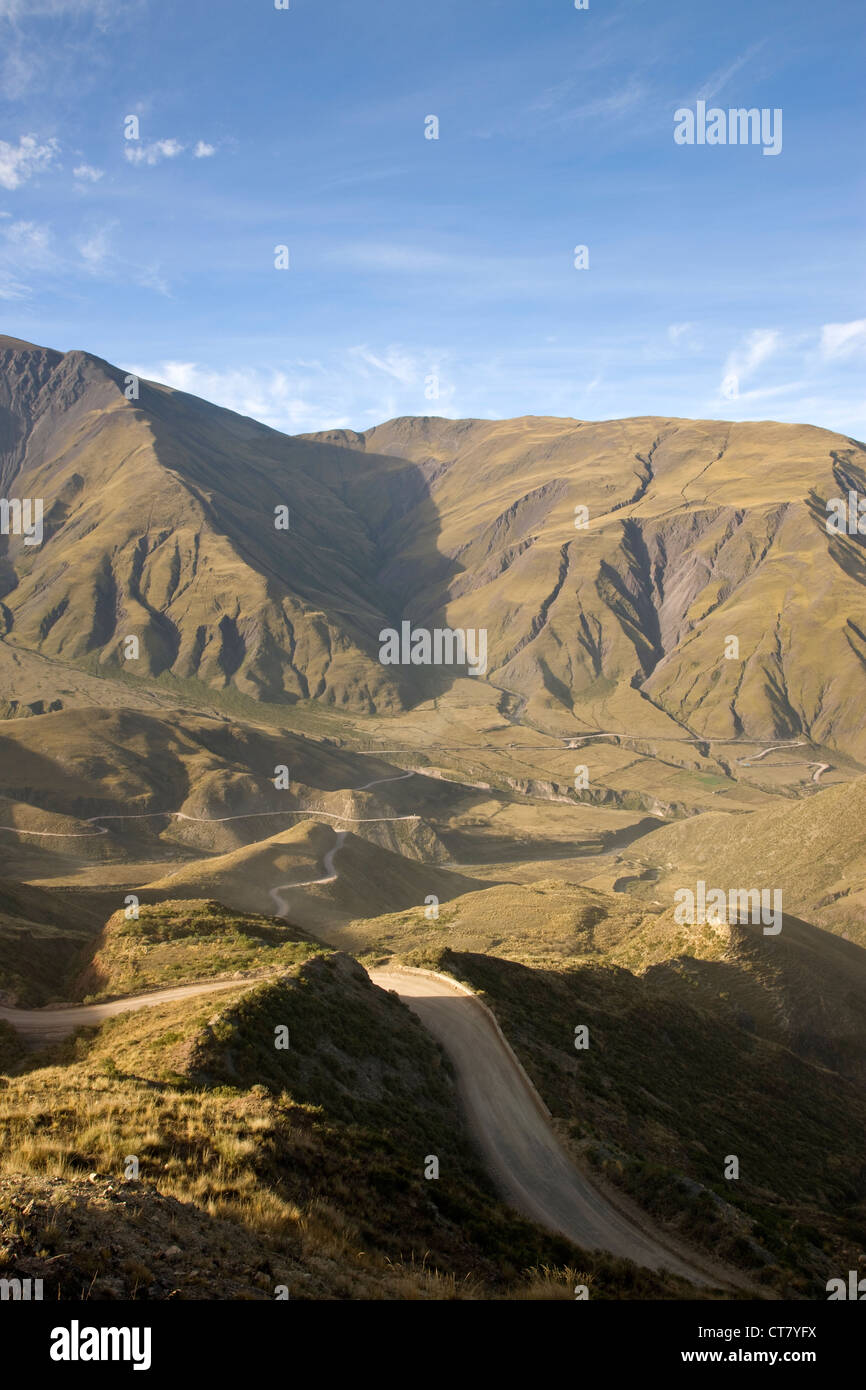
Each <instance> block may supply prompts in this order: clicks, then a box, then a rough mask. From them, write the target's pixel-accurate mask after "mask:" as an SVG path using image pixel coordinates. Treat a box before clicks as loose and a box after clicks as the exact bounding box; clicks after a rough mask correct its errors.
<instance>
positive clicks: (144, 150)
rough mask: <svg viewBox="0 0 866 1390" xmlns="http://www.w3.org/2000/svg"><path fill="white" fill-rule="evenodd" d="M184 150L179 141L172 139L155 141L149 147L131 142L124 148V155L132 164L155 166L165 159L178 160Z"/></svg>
mask: <svg viewBox="0 0 866 1390" xmlns="http://www.w3.org/2000/svg"><path fill="white" fill-rule="evenodd" d="M184 148H185V147H184V146H183V145H182V144H181V143H180V141H179V140H175V139H173V138H171V137H169V138H168V139H167V140H154V141H152V142H151V144H149V145H142V144H139V142H138V141H137V140H130V141H128V142H127V144H126V145H125V146H124V150H123V154H124V157H125V158H126V159H128V160H129V162H130V164H147V165H150V166H153V165H154V164H159V163H161V162H162V160H163V159H177V157H178V155H180V154H183V151H184Z"/></svg>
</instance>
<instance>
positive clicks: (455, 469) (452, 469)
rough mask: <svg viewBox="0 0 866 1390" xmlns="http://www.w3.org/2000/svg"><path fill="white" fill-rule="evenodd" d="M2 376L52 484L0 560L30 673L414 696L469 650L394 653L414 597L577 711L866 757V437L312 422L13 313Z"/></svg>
mask: <svg viewBox="0 0 866 1390" xmlns="http://www.w3.org/2000/svg"><path fill="white" fill-rule="evenodd" d="M0 382H2V386H0V479H2V487H3V489H4V490H5V495H6V496H8V497H18V498H22V499H23V498H43V499H44V507H45V521H44V540H43V543H42V544H41V545H38V546H27V545H26V544H25V538H24V537H22V536H10V537H9V538H8V542H7V543H6V544H5V546H4V554H3V556H2V566H0V600H2V607H0V620H2V637H3V641H2V643H0V659H2V671H3V674H4V676H5V677H6V680H5V685H6V688H7V690H8V691H9V694H8V695H7V700H8V699H12V700H19V701H20V700H22V699H23V700H24V703H25V704H26V705H27V706H28V707H30V706H32V705H33V704H34V703H35V704H37V705H38V707H39V710H40V711H41V710H44V709H49V708H51V707H55V708H56V707H58V706H65V704H67V703H68V702H70V701H72V702H74V703H77V702H80V701H82V700H88V699H89V698H92V697H89V696H88V695H87V694H85V693H83V692H82V690H81V682H82V679H83V677H85V676H92V675H93V674H94V673H98V674H102V675H107V676H111V677H112V678H116V679H124V680H125V681H126V684H127V685H128V686H129V685H132V686H135V687H137V688H139V689H137V693H136V696H135V698H136V699H138V698H140V697H142V698H143V692H142V691H141V689H140V688H141V687H143V688H144V690H145V691H147V692H148V697H149V698H153V694H152V683H153V682H154V681H160V682H161V683H162V684H163V685H165V684H166V682H168V684H169V686H170V687H171V688H172V689H176V690H181V691H185V692H187V693H189V692H190V691H196V692H197V693H198V695H199V696H202V695H203V694H204V695H206V694H207V692H219V691H223V692H225V691H227V690H229V691H234V692H235V693H236V694H237V695H239V696H243V697H247V698H249V699H251V700H255V701H259V702H262V703H264V704H265V705H273V704H277V705H279V704H285V703H286V702H289V703H291V702H297V701H301V702H304V701H307V700H314V701H318V702H320V703H324V704H325V705H331V706H336V707H338V708H341V709H346V710H353V711H358V712H364V711H366V712H368V713H372V712H378V713H389V712H391V713H393V712H396V711H399V710H400V709H404V708H408V707H411V706H412V705H413V704H415V703H417V702H418V700H420V699H422V698H430V697H431V696H435V695H436V694H437V693H442V692H443V691H444V690H447V689H448V688H449V686H451V685H452V684H453V680H454V676H455V674H457V672H456V670H454V669H451V670H448V669H442V668H439V669H438V670H437V669H431V668H429V667H417V666H415V667H413V666H408V667H401V666H396V665H383V664H382V663H381V662H380V661H379V659H378V656H379V633H380V631H381V630H382V629H383V628H385V627H389V626H398V625H399V623H400V622H401V621H402V620H403V619H408V620H410V621H411V622H413V623H414V624H416V625H422V626H426V627H435V626H442V625H449V626H451V627H461V628H471V629H481V628H484V629H486V631H487V642H488V666H487V675H486V680H487V681H488V682H489V683H490V684H491V685H492V686H493V687H494V688H495V689H496V690H498V691H501V692H507V699H508V700H509V701H511V702H512V704H511V708H513V709H515V710H519V711H522V713H523V714H524V715H525V717H526V719H527V720H528V721H534V722H537V723H538V724H539V725H540V726H541V727H545V728H553V729H555V730H556V731H557V732H566V733H567V732H575V731H579V730H580V729H581V728H584V729H586V728H593V727H595V728H599V727H600V728H606V727H608V726H609V725H611V724H612V725H613V726H614V728H615V729H621V730H625V731H626V732H635V733H638V734H641V735H645V736H652V737H654V738H659V739H661V738H666V739H675V738H680V739H686V738H689V737H699V738H701V739H710V738H712V739H724V738H734V737H738V736H746V737H754V738H758V739H764V738H766V739H781V738H787V737H790V738H794V737H796V736H797V735H802V736H804V737H806V738H808V739H809V740H810V741H811V742H812V743H813V744H814V745H816V746H818V747H827V748H830V749H834V750H839V751H840V752H844V753H845V755H846V756H848V757H852V758H854V759H860V760H861V762H863V761H866V729H864V727H863V724H862V720H861V718H860V702H861V692H862V688H863V668H864V664H866V636H864V634H866V601H864V587H863V586H864V577H866V559H864V549H863V545H864V542H863V540H862V538H861V537H859V536H854V537H849V536H844V535H831V534H828V532H827V529H826V527H825V524H824V521H825V518H826V512H825V504H826V502H827V500H828V499H831V498H834V497H847V493H848V490H849V488H856V489H860V490H866V472H864V464H866V451H864V446H863V445H861V444H859V443H857V442H856V441H854V440H851V439H848V438H845V437H844V436H841V435H837V434H833V433H832V432H830V431H827V430H821V429H817V428H814V427H811V426H797V425H779V424H772V423H756V424H750V423H742V424H729V423H721V422H713V421H689V420H678V419H656V418H652V417H646V418H637V419H631V420H620V421H604V422H596V423H589V422H581V421H575V420H559V419H547V418H536V417H526V418H523V419H518V420H510V421H483V420H459V421H452V420H443V419H435V418H426V417H425V418H421V419H402V420H394V421H390V422H388V423H387V424H384V425H381V426H378V427H377V428H375V429H373V430H370V431H368V432H366V433H365V434H358V433H354V432H351V431H346V430H340V431H330V432H327V433H325V434H320V435H316V436H304V437H298V438H289V437H287V436H285V435H282V434H280V433H278V432H277V431H275V430H271V429H268V428H266V427H265V426H263V425H260V424H258V423H256V422H255V421H252V420H249V419H245V418H242V417H240V416H237V415H235V414H233V413H232V412H230V411H226V410H222V409H219V408H218V407H215V406H212V405H208V404H207V403H205V402H203V401H200V400H197V399H195V398H194V397H191V396H188V395H185V394H184V393H182V392H177V391H172V390H169V389H168V388H166V387H162V386H158V385H156V384H154V383H150V382H141V383H140V384H139V395H138V399H137V400H135V399H134V400H129V399H127V398H126V395H125V390H126V389H127V388H126V385H125V383H126V375H125V374H124V373H123V372H121V371H120V370H118V369H117V368H114V367H112V366H110V365H109V364H107V363H105V362H103V361H101V360H100V359H98V358H95V357H93V356H90V355H89V354H87V353H84V352H78V351H75V352H68V353H65V354H61V353H57V352H53V351H51V350H49V349H45V348H38V347H34V346H32V345H30V344H26V343H21V342H19V341H17V340H14V339H9V338H4V339H0ZM279 507H288V509H289V516H290V522H289V526H290V529H289V530H278V529H276V527H275V509H276V508H279ZM576 509H578V510H577V511H576ZM580 509H584V510H580ZM584 520H585V523H586V524H585V527H584V526H583V522H584ZM576 521H577V522H578V523H580V526H579V528H578V529H576V527H575V522H576ZM816 631H819V632H820V633H821V662H820V663H817V662H816V661H815V649H814V634H815V632H816ZM129 637H136V638H138V640H139V645H140V650H139V655H138V657H137V658H133V659H125V656H124V651H125V648H124V641H125V639H126V638H129ZM730 637H735V638H737V639H738V642H739V655H738V656H736V657H726V655H725V653H726V644H728V639H729V638H730ZM39 657H41V658H44V659H46V660H47V661H48V663H49V664H48V665H47V666H44V665H43V667H41V668H40V678H39V679H37V678H36V677H35V676H34V667H33V662H34V661H35V660H36V659H37V658H39ZM130 678H132V679H130ZM476 679H480V678H476ZM34 686H36V687H37V688H38V689H39V691H40V694H39V697H38V698H37V699H35V700H34ZM19 687H20V689H21V692H22V693H21V694H20V695H19V694H18V693H17V691H18V689H19ZM19 707H20V706H19Z"/></svg>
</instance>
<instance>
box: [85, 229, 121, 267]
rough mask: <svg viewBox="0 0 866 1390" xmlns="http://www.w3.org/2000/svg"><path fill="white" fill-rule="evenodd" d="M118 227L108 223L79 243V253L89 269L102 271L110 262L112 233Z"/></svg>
mask: <svg viewBox="0 0 866 1390" xmlns="http://www.w3.org/2000/svg"><path fill="white" fill-rule="evenodd" d="M116 225H117V223H116V222H108V223H106V224H105V226H103V227H98V228H97V230H96V231H94V232H91V234H90V235H89V236H87V237H84V238H82V239H81V240H80V241H79V242H78V251H79V253H80V255H81V258H82V260H83V261H84V263H85V265H86V266H87V267H88V269H90V270H101V269H102V268H103V266H105V265H106V263H107V262H108V261H109V259H110V257H111V255H112V250H111V233H112V231H113V230H114V228H115V227H116Z"/></svg>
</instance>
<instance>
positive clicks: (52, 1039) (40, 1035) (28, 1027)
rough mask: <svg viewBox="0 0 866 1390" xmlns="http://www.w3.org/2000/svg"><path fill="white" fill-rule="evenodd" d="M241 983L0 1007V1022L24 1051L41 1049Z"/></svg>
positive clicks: (212, 983) (209, 983) (211, 983)
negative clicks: (55, 1005) (106, 1022)
mask: <svg viewBox="0 0 866 1390" xmlns="http://www.w3.org/2000/svg"><path fill="white" fill-rule="evenodd" d="M243 983H244V981H243V980H208V981H205V982H203V983H200V984H195V985H174V986H172V988H171V989H159V990H153V991H152V992H151V993H150V994H133V995H129V996H128V997H127V998H125V999H111V1000H109V1001H108V1003H106V1004H69V1005H68V1006H64V1007H63V1008H60V1009H50V1008H49V1009H8V1008H6V1007H5V1006H3V1005H0V1019H5V1020H6V1022H7V1023H11V1025H12V1027H13V1028H14V1029H15V1031H16V1033H18V1034H19V1035H20V1036H21V1038H23V1040H24V1043H25V1045H26V1046H27V1047H45V1046H47V1044H48V1043H56V1042H62V1040H63V1039H64V1038H66V1037H68V1036H69V1034H70V1033H73V1032H74V1031H75V1029H76V1028H93V1027H94V1026H95V1025H96V1024H97V1023H102V1021H103V1019H106V1018H111V1016H112V1014H125V1013H130V1012H132V1011H134V1010H136V1009H152V1008H153V1007H154V1006H155V1005H156V1004H170V1003H171V1002H172V1000H174V999H186V998H188V997H189V996H190V995H193V994H211V993H213V991H214V990H218V989H237V988H238V986H239V985H242V984H243ZM251 983H253V982H251ZM256 983H257V982H256Z"/></svg>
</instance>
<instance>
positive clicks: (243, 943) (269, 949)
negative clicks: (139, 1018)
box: [76, 899, 325, 1002]
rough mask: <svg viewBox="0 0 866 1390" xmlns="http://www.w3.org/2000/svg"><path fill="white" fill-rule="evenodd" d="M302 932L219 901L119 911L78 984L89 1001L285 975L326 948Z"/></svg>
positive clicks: (102, 937) (106, 927) (152, 904)
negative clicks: (232, 978) (130, 914)
mask: <svg viewBox="0 0 866 1390" xmlns="http://www.w3.org/2000/svg"><path fill="white" fill-rule="evenodd" d="M324 949H325V948H324V947H320V946H319V945H318V944H317V943H316V942H313V941H311V939H310V937H308V936H307V935H306V933H305V932H302V931H301V930H300V929H299V928H297V927H293V926H290V925H289V924H287V923H282V922H275V921H273V920H272V919H268V918H265V917H257V916H254V915H252V914H242V913H237V912H230V911H229V910H228V909H227V908H225V907H223V906H222V904H221V903H217V902H208V901H196V900H195V899H184V900H182V901H179V902H176V901H169V902H162V903H143V904H142V905H141V906H140V908H139V915H138V917H137V918H129V919H127V918H126V916H125V911H121V912H116V913H115V914H114V916H113V917H111V918H110V919H109V921H108V922H107V924H106V926H105V929H104V931H103V933H102V935H101V936H100V938H99V940H98V942H97V944H96V950H95V953H94V954H93V957H92V959H91V960H90V961H89V963H88V965H87V967H86V968H85V970H84V971H83V972H82V973H81V975H80V976H79V978H78V980H77V982H76V988H77V990H78V992H79V993H80V994H81V995H82V996H83V997H84V998H86V999H87V1000H88V1002H89V1001H91V1000H93V999H98V998H100V997H104V996H113V995H118V994H133V993H135V992H136V991H140V990H144V989H152V988H154V987H155V986H157V985H171V984H183V983H189V982H192V981H195V980H204V979H209V978H210V977H214V978H215V979H219V978H220V977H224V976H227V975H234V974H238V973H241V972H242V973H245V974H255V973H257V972H260V971H273V970H279V969H284V968H285V967H286V966H287V965H294V964H295V963H296V962H298V961H301V960H306V959H307V958H308V957H309V956H310V954H311V953H312V952H314V951H316V950H324Z"/></svg>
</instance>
